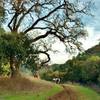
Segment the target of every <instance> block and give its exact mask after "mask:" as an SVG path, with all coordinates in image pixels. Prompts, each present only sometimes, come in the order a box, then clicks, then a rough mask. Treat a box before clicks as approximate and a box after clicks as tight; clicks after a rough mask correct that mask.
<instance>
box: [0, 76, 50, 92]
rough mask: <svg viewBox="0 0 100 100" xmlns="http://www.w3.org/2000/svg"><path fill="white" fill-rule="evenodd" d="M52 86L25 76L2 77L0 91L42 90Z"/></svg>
mask: <svg viewBox="0 0 100 100" xmlns="http://www.w3.org/2000/svg"><path fill="white" fill-rule="evenodd" d="M47 88H48V89H49V88H51V86H50V85H47V84H44V83H38V82H35V81H33V80H29V79H28V78H25V77H20V78H4V77H3V78H0V91H32V92H35V91H40V90H43V89H47Z"/></svg>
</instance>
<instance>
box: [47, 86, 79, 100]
mask: <svg viewBox="0 0 100 100" xmlns="http://www.w3.org/2000/svg"><path fill="white" fill-rule="evenodd" d="M62 87H63V88H64V90H63V91H61V92H59V93H57V94H55V95H53V96H51V97H49V98H48V100H77V93H76V92H75V91H74V90H73V89H71V87H69V86H64V85H62Z"/></svg>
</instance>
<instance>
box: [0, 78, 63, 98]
mask: <svg viewBox="0 0 100 100" xmlns="http://www.w3.org/2000/svg"><path fill="white" fill-rule="evenodd" d="M30 80H31V81H30ZM61 90H62V87H60V86H59V85H57V84H52V83H50V82H46V81H43V80H40V79H33V78H29V79H27V78H16V79H9V78H1V79H0V100H45V99H46V98H48V97H49V96H52V95H54V94H56V93H58V92H60V91H61Z"/></svg>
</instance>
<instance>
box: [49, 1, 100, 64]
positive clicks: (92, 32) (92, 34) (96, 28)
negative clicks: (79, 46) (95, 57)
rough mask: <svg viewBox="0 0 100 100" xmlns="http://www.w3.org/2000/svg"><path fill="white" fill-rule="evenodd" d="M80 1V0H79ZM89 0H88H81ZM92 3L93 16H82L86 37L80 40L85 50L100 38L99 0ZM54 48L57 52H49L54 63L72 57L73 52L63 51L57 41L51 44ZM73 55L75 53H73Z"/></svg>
mask: <svg viewBox="0 0 100 100" xmlns="http://www.w3.org/2000/svg"><path fill="white" fill-rule="evenodd" d="M80 1H82V0H80ZM84 1H89V0H83V2H84ZM94 3H95V4H94V5H93V7H92V8H91V13H92V14H93V15H94V16H88V15H86V16H85V17H84V18H83V22H84V23H85V28H86V29H87V31H88V37H87V38H86V39H85V40H81V41H82V43H83V48H84V49H85V50H86V49H88V48H90V47H92V46H94V45H96V44H97V43H98V42H99V41H98V40H99V39H100V0H94ZM53 49H54V50H59V52H58V53H51V52H50V57H51V62H50V63H52V64H54V63H58V64H61V63H65V62H66V61H67V60H68V59H70V58H72V56H73V54H69V53H66V52H65V47H64V45H63V44H62V43H60V42H59V41H57V42H55V43H54V44H53ZM74 55H75V54H74Z"/></svg>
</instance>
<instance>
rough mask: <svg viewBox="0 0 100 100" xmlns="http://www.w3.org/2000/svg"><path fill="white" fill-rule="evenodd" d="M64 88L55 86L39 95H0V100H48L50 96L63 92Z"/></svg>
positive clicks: (30, 93)
mask: <svg viewBox="0 0 100 100" xmlns="http://www.w3.org/2000/svg"><path fill="white" fill-rule="evenodd" d="M61 90H62V88H61V87H60V86H58V85H54V86H53V87H52V88H51V89H49V90H44V91H42V92H38V93H32V92H29V93H28V92H26V93H24V92H19V93H11V92H9V93H7V92H5V93H4V94H3V93H2V95H0V100H46V98H48V97H49V96H52V95H54V94H56V93H58V92H59V91H61Z"/></svg>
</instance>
